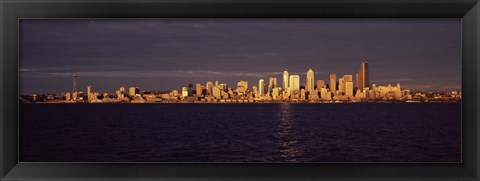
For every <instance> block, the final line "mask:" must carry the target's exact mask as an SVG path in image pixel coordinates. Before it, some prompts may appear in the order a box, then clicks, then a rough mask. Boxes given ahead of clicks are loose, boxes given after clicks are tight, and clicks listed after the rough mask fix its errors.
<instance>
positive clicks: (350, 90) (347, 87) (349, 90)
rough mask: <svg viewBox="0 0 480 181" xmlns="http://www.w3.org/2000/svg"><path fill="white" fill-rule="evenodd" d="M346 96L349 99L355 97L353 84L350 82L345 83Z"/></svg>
mask: <svg viewBox="0 0 480 181" xmlns="http://www.w3.org/2000/svg"><path fill="white" fill-rule="evenodd" d="M345 96H347V97H350V98H351V97H353V82H352V81H348V82H345Z"/></svg>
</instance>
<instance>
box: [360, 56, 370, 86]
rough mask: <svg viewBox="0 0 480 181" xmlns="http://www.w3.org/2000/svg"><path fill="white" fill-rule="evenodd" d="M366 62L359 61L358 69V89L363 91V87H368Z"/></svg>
mask: <svg viewBox="0 0 480 181" xmlns="http://www.w3.org/2000/svg"><path fill="white" fill-rule="evenodd" d="M368 74H369V73H368V62H367V61H365V62H361V63H360V70H359V71H358V79H359V80H358V81H359V83H358V86H359V87H358V89H360V90H361V91H363V89H364V88H366V87H369V75H368Z"/></svg>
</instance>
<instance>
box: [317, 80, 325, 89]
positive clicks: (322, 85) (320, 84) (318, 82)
mask: <svg viewBox="0 0 480 181" xmlns="http://www.w3.org/2000/svg"><path fill="white" fill-rule="evenodd" d="M323 87H325V81H323V80H317V91H318V92H320V89H322V88H323Z"/></svg>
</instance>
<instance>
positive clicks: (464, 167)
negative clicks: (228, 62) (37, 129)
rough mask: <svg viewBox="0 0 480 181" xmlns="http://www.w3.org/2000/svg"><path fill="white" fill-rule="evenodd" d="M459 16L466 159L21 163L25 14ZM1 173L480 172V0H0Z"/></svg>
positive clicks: (411, 176) (424, 175)
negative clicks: (20, 60) (21, 64)
mask: <svg viewBox="0 0 480 181" xmlns="http://www.w3.org/2000/svg"><path fill="white" fill-rule="evenodd" d="M174 17H176V18H461V19H462V99H463V100H462V146H463V147H462V163H438V164H437V163H365V164H363V163H275V164H274V163H244V164H238V163H237V164H234V163H18V125H17V123H18V51H19V50H18V39H17V38H18V20H19V19H20V18H174ZM0 21H1V22H0V26H1V27H0V30H1V36H0V42H1V44H0V55H1V57H0V58H1V60H0V133H1V134H0V178H1V180H87V179H88V180H397V181H398V180H444V181H447V180H448V181H450V180H452V181H453V180H455V181H460V180H462V181H474V180H479V177H480V175H479V173H480V169H479V168H480V157H479V152H480V144H479V140H480V139H479V136H480V134H479V133H480V131H479V130H480V127H479V125H480V124H479V112H480V109H479V106H478V105H479V102H480V100H479V96H478V95H479V92H480V90H479V81H480V80H479V77H480V76H479V70H480V67H479V65H480V64H479V62H480V3H479V1H478V0H337V1H333V0H299V1H294V0H287V1H281V0H257V1H253V0H244V1H238V0H197V1H193V0H192V1H189V0H177V1H174V0H156V1H153V0H142V1H134V0H125V1H121V0H112V1H105V0H99V1H95V0H82V1H80V0H62V1H60V0H38V1H32V0H0Z"/></svg>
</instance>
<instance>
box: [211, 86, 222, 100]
mask: <svg viewBox="0 0 480 181" xmlns="http://www.w3.org/2000/svg"><path fill="white" fill-rule="evenodd" d="M212 94H213V97H215V99H221V98H222V90H220V88H219V87H218V86H215V87H213V89H212Z"/></svg>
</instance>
